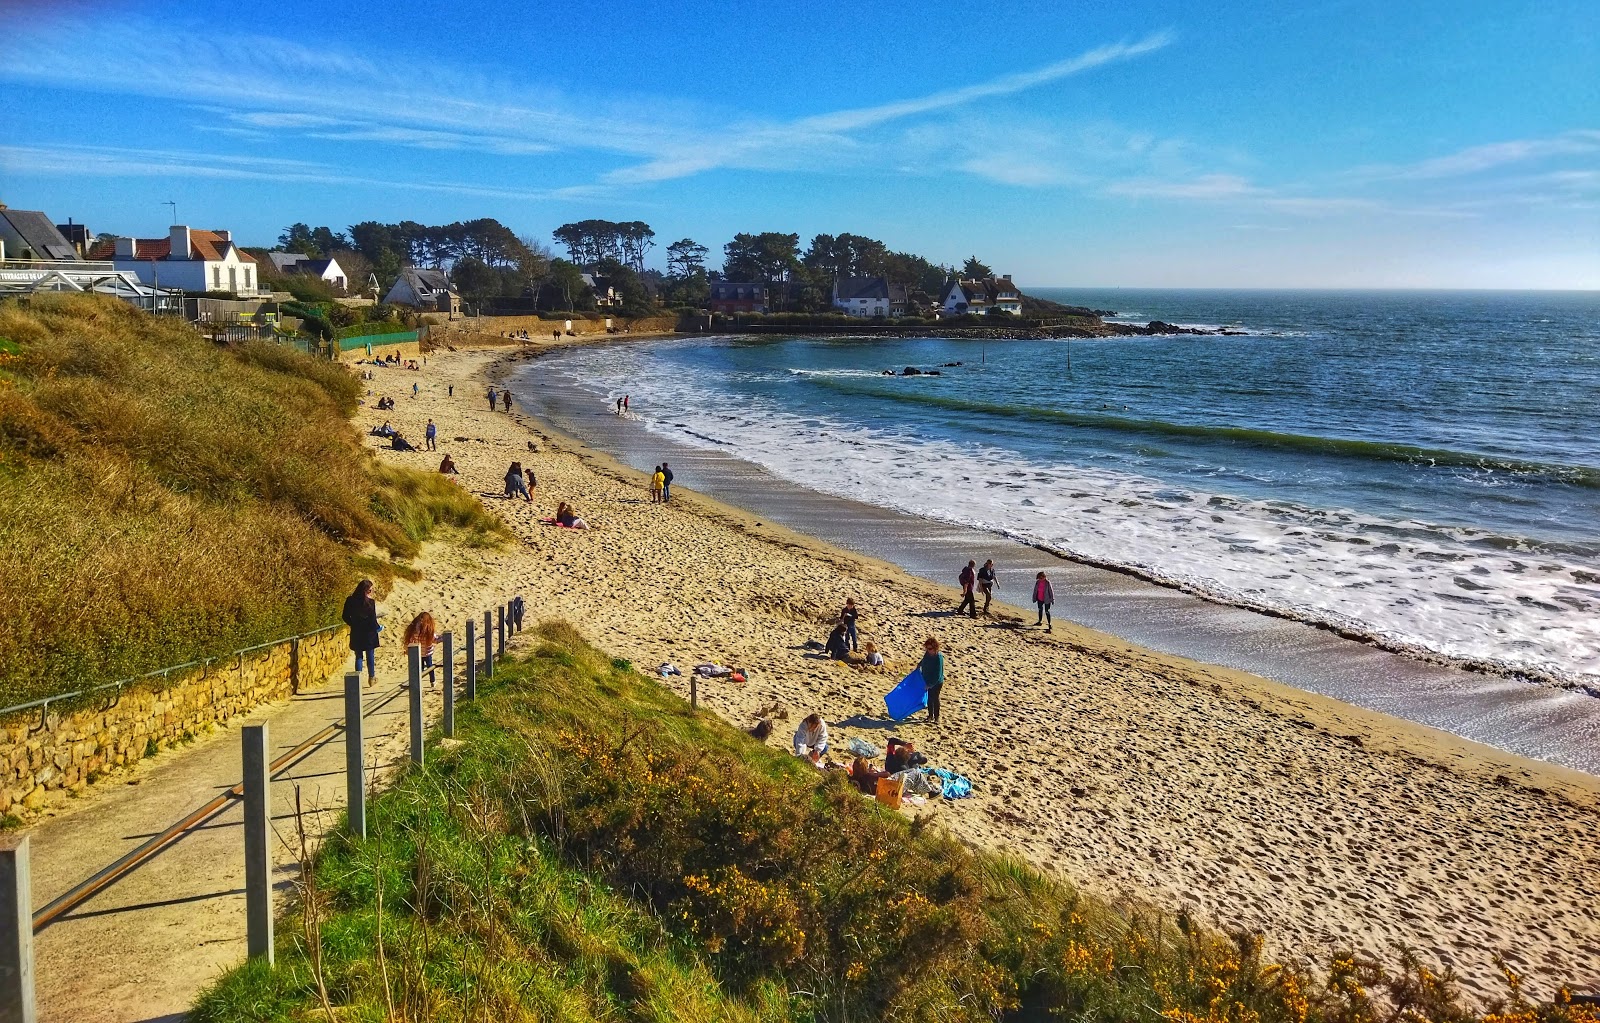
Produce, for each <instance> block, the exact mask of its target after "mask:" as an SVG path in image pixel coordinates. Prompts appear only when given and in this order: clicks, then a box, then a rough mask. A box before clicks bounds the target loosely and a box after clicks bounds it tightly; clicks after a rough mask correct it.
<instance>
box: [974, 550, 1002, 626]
mask: <svg viewBox="0 0 1600 1023" xmlns="http://www.w3.org/2000/svg"><path fill="white" fill-rule="evenodd" d="M998 585H1000V578H999V576H997V575H995V571H994V559H993V558H990V559H989V560H988V561H985V562H984V563H983V567H982V568H980V569H978V592H980V593H982V594H983V613H984V614H985V615H987V614H988V613H989V602H990V601H992V600H994V588H995V587H996V586H998Z"/></svg>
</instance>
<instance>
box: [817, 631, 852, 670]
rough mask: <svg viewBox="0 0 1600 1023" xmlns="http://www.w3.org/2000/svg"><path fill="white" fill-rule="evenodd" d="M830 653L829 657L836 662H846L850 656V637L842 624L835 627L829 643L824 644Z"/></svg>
mask: <svg viewBox="0 0 1600 1023" xmlns="http://www.w3.org/2000/svg"><path fill="white" fill-rule="evenodd" d="M823 647H824V648H825V649H826V650H827V651H828V656H829V657H832V658H833V659H834V660H836V661H842V660H845V659H846V658H847V657H849V656H850V635H849V633H848V632H847V631H846V629H845V627H844V623H843V622H840V623H839V624H838V625H835V626H834V627H833V632H831V633H829V635H828V642H826V643H824V644H823Z"/></svg>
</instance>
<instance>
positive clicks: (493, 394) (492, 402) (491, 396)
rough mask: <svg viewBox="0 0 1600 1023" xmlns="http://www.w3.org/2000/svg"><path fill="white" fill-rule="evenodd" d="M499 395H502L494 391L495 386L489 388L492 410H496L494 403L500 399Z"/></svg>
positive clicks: (490, 408)
mask: <svg viewBox="0 0 1600 1023" xmlns="http://www.w3.org/2000/svg"><path fill="white" fill-rule="evenodd" d="M499 397H500V396H499V395H498V394H496V393H494V388H493V387H491V388H489V411H490V412H493V411H494V403H495V401H496V400H498V399H499Z"/></svg>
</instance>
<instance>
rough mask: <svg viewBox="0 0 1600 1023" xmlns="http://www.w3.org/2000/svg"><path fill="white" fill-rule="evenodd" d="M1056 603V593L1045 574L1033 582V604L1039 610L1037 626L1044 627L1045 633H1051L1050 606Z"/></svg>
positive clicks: (1040, 574)
mask: <svg viewBox="0 0 1600 1023" xmlns="http://www.w3.org/2000/svg"><path fill="white" fill-rule="evenodd" d="M1055 602H1056V591H1055V588H1054V587H1053V586H1051V585H1050V579H1049V577H1047V576H1046V575H1045V574H1044V573H1043V572H1040V573H1039V575H1038V576H1037V577H1036V578H1035V579H1034V582H1033V603H1034V606H1035V607H1037V608H1038V609H1039V620H1038V621H1036V622H1034V623H1033V624H1034V625H1035V626H1038V625H1043V626H1044V631H1046V632H1049V631H1050V605H1051V604H1054V603H1055Z"/></svg>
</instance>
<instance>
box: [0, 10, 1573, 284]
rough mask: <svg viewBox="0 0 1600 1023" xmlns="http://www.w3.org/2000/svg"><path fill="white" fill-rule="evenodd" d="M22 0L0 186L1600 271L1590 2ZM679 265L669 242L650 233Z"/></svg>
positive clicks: (1132, 258) (322, 209) (697, 228)
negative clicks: (358, 5) (258, 2)
mask: <svg viewBox="0 0 1600 1023" xmlns="http://www.w3.org/2000/svg"><path fill="white" fill-rule="evenodd" d="M218 10H219V9H218V8H217V7H215V5H207V6H204V7H202V6H200V5H197V4H179V3H162V2H159V0H149V2H145V3H140V4H137V5H135V4H126V3H98V4H90V3H87V2H79V3H57V4H53V5H49V6H48V8H47V9H46V10H44V11H41V10H40V9H39V5H35V4H18V3H8V2H7V0H0V31H3V32H4V33H5V37H6V40H7V42H6V47H5V55H4V58H3V59H0V89H3V90H4V100H3V102H0V202H5V203H7V204H8V205H11V206H13V207H20V208H28V209H43V210H46V211H47V212H49V213H50V214H51V215H52V216H53V217H55V218H56V219H58V220H65V219H66V218H67V217H69V216H70V217H73V218H75V219H76V220H79V221H82V222H85V223H87V224H89V226H90V227H91V228H93V229H94V230H96V231H107V232H115V233H134V234H156V233H161V232H163V231H164V225H165V224H166V223H168V222H169V214H168V209H167V207H165V206H163V205H162V203H163V202H165V201H166V200H169V199H170V200H174V201H176V202H177V204H178V212H179V217H180V219H181V220H183V221H184V222H186V223H189V224H191V225H193V226H197V227H200V226H203V227H227V228H230V229H232V230H233V231H234V232H235V235H236V237H239V238H240V239H242V240H243V241H245V242H246V243H247V244H269V243H270V242H271V241H272V240H273V239H274V238H275V237H276V235H277V233H278V231H279V229H280V228H281V227H282V226H283V225H284V224H287V223H289V222H292V221H306V222H308V223H311V224H313V225H316V224H329V225H332V226H335V227H343V226H345V225H348V224H350V223H352V222H355V221H358V220H368V219H376V220H401V219H409V220H416V221H421V222H424V223H439V222H448V221H453V220H460V219H469V218H473V217H480V216H492V217H496V218H498V219H499V220H501V221H502V222H504V223H505V224H507V225H508V226H510V227H512V228H513V229H514V230H516V231H518V232H519V233H526V234H532V235H536V236H538V237H540V238H543V239H545V240H546V241H547V242H548V239H549V233H550V231H551V229H553V228H554V227H556V226H558V225H560V224H562V223H564V222H567V221H571V220H579V219H584V218H589V217H602V218H606V219H613V220H635V219H638V220H645V221H648V222H649V223H650V224H651V225H652V226H653V227H654V228H655V230H656V232H657V238H658V241H659V242H660V243H661V245H662V247H663V248H664V247H665V244H666V243H667V242H670V241H672V240H674V239H677V238H680V237H684V236H688V237H692V238H694V239H696V240H698V241H700V242H702V243H703V244H706V245H709V246H710V247H711V248H712V249H713V251H714V252H719V251H720V248H721V246H722V244H723V243H724V242H725V241H727V239H728V238H729V237H730V236H731V235H732V234H733V233H734V232H737V231H763V230H782V231H796V232H799V233H800V234H801V235H802V237H803V238H809V237H810V236H811V235H812V234H815V233H817V232H831V233H836V232H841V231H853V232H856V233H860V234H867V235H872V236H874V237H878V238H882V239H883V240H884V241H886V242H888V243H889V244H890V245H891V246H892V247H895V248H900V249H906V250H909V251H914V252H919V253H921V254H923V255H926V256H928V257H929V258H932V259H936V260H941V261H959V260H960V259H962V258H964V257H965V256H967V255H970V254H974V253H976V254H977V255H979V256H980V257H981V258H983V259H984V260H985V261H987V262H989V263H991V264H992V265H994V266H996V267H997V268H999V269H1001V270H1005V271H1009V272H1011V273H1012V274H1013V276H1015V277H1016V279H1017V280H1018V281H1019V282H1022V283H1024V284H1025V285H1030V284H1031V285H1034V286H1041V285H1084V286H1090V285H1128V286H1139V285H1144V286H1196V287H1554V288H1600V4H1597V3H1596V2H1595V0H1540V2H1539V3H1536V4H1535V3H1521V2H1512V0H1499V2H1488V0H1452V2H1448V3H1443V2H1440V3H1435V2H1431V0H1416V2H1407V3H1399V4H1397V3H1394V2H1393V0H1381V2H1369V0H1343V2H1338V0H1335V2H1325V3H1316V2H1304V3H1298V4H1294V5H1289V4H1280V3H1277V2H1266V0H1262V2H1255V3H1242V2H1241V3H1233V2H1213V3H1208V4H1204V5H1201V4H1194V3H1177V2H1171V3H1155V2H1145V3H1137V2H1126V3H1113V2H1110V0H1095V2H1076V3H1067V2H1061V0H1056V2H1041V3H1021V4H1014V5H1009V6H1006V5H998V6H989V7H984V8H981V9H977V8H970V7H967V8H963V7H960V6H956V7H944V8H942V7H940V6H939V5H932V4H913V3H882V4H866V3H854V4H848V5H844V4H840V5H832V4H822V3H812V4H807V5H796V4H792V3H769V2H766V0H750V2H744V3H740V4H726V5H720V4H688V3H678V4H671V3H657V4H637V3H631V2H611V3H608V4H605V5H590V4H584V5H577V4H562V3H550V4H541V5H536V6H529V5H526V4H511V3H486V2H459V3H454V4H439V3H437V2H436V0H434V2H429V3H417V2H413V0H389V2H386V3H384V4H382V5H373V9H371V10H368V11H364V12H362V13H361V14H360V16H359V17H357V18H351V17H349V15H348V12H349V11H350V7H348V6H347V5H340V4H328V3H325V2H324V3H308V2H304V0H276V2H274V3H273V4H271V5H268V6H266V7H255V8H249V9H248V13H241V14H240V15H239V16H238V17H228V18H218V17H217V15H216V12H217V11H218ZM655 255H656V257H658V258H659V257H660V256H661V255H662V254H661V251H660V250H659V249H658V250H657V252H656V253H655Z"/></svg>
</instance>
